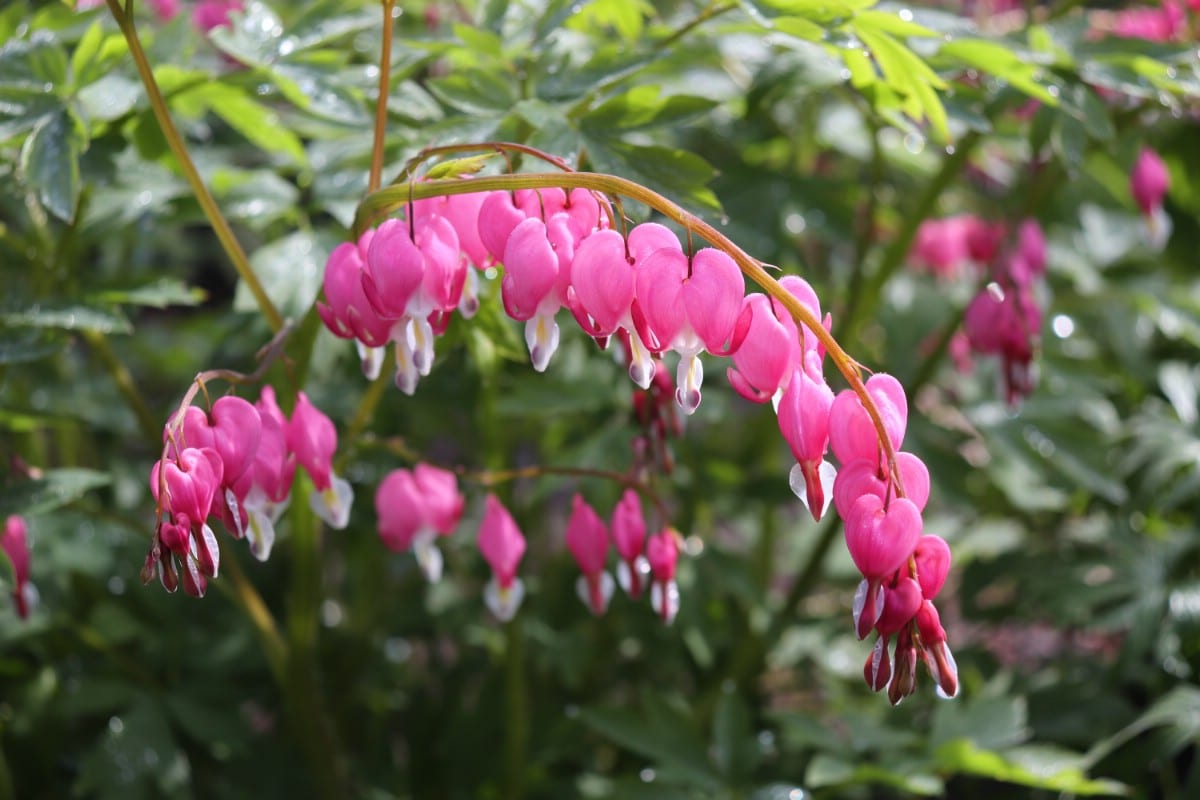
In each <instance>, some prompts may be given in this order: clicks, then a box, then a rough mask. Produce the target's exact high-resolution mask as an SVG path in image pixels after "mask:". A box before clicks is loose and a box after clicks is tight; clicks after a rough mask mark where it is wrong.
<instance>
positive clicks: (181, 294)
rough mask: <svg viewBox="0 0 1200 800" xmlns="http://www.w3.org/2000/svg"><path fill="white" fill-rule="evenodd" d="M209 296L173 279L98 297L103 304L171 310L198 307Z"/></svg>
mask: <svg viewBox="0 0 1200 800" xmlns="http://www.w3.org/2000/svg"><path fill="white" fill-rule="evenodd" d="M207 297H208V294H207V293H206V292H205V291H204V290H203V289H200V288H197V287H194V286H188V285H187V284H185V283H184V282H183V281H179V280H175V279H173V278H160V279H158V280H157V281H155V282H154V283H149V284H146V285H145V286H139V287H137V288H136V289H110V290H108V291H105V292H100V293H99V294H98V295H96V300H97V301H99V302H101V303H113V304H119V305H130V306H147V307H149V308H169V307H170V306H197V305H200V304H201V303H203V302H204V300H205V299H206V298H207Z"/></svg>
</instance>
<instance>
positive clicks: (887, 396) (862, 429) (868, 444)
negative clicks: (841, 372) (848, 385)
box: [829, 372, 908, 464]
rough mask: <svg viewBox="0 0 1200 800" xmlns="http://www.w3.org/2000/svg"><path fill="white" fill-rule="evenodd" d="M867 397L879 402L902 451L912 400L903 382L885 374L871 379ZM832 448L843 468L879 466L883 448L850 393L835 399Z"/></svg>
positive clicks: (886, 424) (894, 441) (894, 443)
mask: <svg viewBox="0 0 1200 800" xmlns="http://www.w3.org/2000/svg"><path fill="white" fill-rule="evenodd" d="M866 388H867V394H868V395H870V397H871V399H872V400H873V401H874V402H875V406H876V408H878V410H879V416H880V417H881V419H882V421H883V427H884V429H885V430H886V431H887V435H888V438H889V439H890V440H891V443H892V447H893V448H894V449H896V450H899V449H900V444H901V442H903V441H904V429H905V426H906V425H907V423H908V400H907V399H906V398H905V396H904V387H903V386H901V385H900V381H898V380H896V379H895V378H893V377H892V376H891V375H887V374H885V373H882V372H880V373H876V374H875V375H872V376H871V377H870V378H869V379H867V383H866ZM829 444H830V447H832V448H833V453H834V455H836V456H837V458H838V461H840V462H842V463H843V464H849V463H850V462H851V461H856V460H858V459H866V460H867V461H873V462H875V463H877V464H878V463H879V460H880V454H881V451H882V448H881V447H880V444H879V435H878V432H877V431H876V429H875V425H874V423H873V422H872V420H871V416H870V415H869V414H868V413H867V410H866V408H864V407H863V404H862V401H861V400H859V398H858V395H857V394H855V393H854V392H852V391H851V390H849V389H846V390H845V391H843V392H840V393H839V394H838V396H837V397H836V398H834V401H833V405H832V406H831V407H830V410H829Z"/></svg>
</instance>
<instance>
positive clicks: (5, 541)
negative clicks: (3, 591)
mask: <svg viewBox="0 0 1200 800" xmlns="http://www.w3.org/2000/svg"><path fill="white" fill-rule="evenodd" d="M0 551H3V553H4V555H5V556H7V557H8V562H9V564H11V565H12V574H13V589H12V597H13V603H14V604H16V607H17V616H19V617H20V618H21V619H27V618H28V617H29V611H30V609H32V608H33V606H35V605H36V604H37V597H38V594H37V589H36V588H34V585H33V584H32V583H30V582H29V530H28V526H27V525H26V524H25V518H24V517H21V516H18V515H16V514H13V515H11V516H10V517H8V518H7V519H5V520H4V538H2V539H0Z"/></svg>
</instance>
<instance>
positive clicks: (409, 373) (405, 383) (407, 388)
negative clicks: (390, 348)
mask: <svg viewBox="0 0 1200 800" xmlns="http://www.w3.org/2000/svg"><path fill="white" fill-rule="evenodd" d="M420 381H421V373H420V372H418V371H417V368H416V366H414V365H413V362H412V350H410V349H409V347H408V344H407V343H406V342H405V341H404V339H403V338H401V339H399V340H397V341H396V388H397V389H399V390H400V391H402V392H404V393H405V394H406V395H408V396H409V397H412V396H413V394H415V393H416V391H417V384H418V383H419V382H420Z"/></svg>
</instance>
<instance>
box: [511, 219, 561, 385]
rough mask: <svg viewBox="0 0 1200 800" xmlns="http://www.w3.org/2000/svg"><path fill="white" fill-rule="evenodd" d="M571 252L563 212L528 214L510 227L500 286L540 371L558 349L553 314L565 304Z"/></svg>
mask: <svg viewBox="0 0 1200 800" xmlns="http://www.w3.org/2000/svg"><path fill="white" fill-rule="evenodd" d="M574 256H575V241H574V236H573V234H572V232H571V221H570V218H569V217H567V215H566V214H565V213H563V212H559V213H557V214H555V215H554V216H552V217H550V219H549V221H548V222H543V221H542V220H541V219H538V218H536V217H529V218H528V219H526V220H524V221H523V222H521V223H520V224H519V225H517V226H516V227H515V228H513V230H512V233H511V234H510V235H509V237H508V242H507V244H506V246H505V250H504V278H503V280H502V281H501V284H500V289H501V298H502V300H503V302H504V310H505V311H506V312H508V315H509V316H510V317H512V318H513V319H515V320H519V321H524V322H525V323H526V324H525V342H526V344H527V345H528V347H529V355H530V358H531V360H532V361H533V368H534V369H535V370H537V371H538V372H544V371H545V369H546V366H547V365H548V364H549V362H550V357H551V356H552V355H553V354H554V352H555V350H557V349H558V341H559V329H558V323H557V322H555V320H554V316H555V314H557V313H558V310H559V309H560V308H561V307H562V306H563V304H564V303H565V302H566V293H567V290H568V288H569V286H570V275H571V262H572V260H573V259H574Z"/></svg>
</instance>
